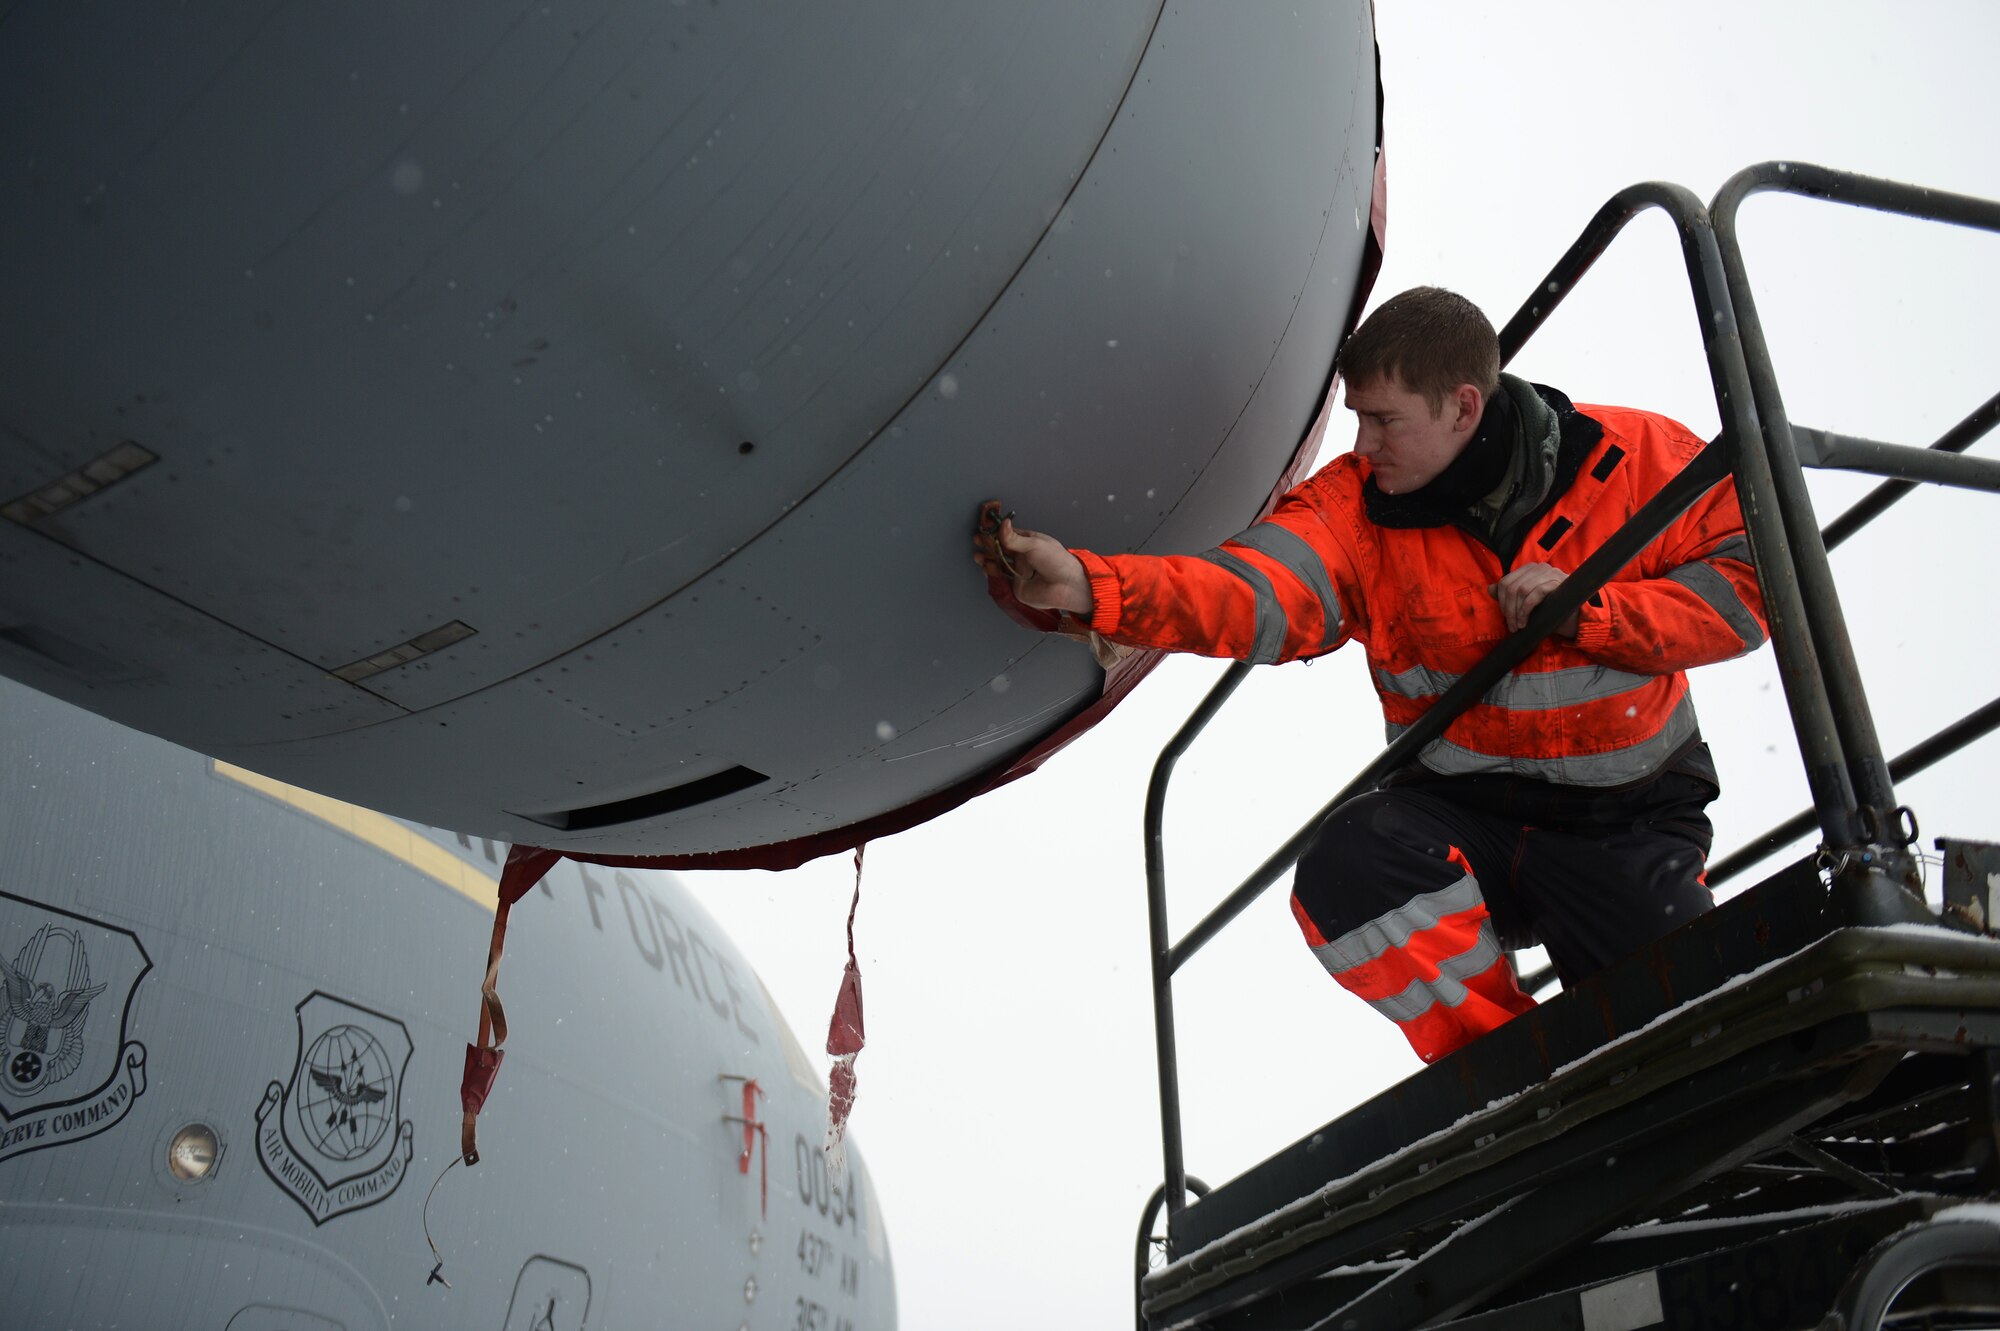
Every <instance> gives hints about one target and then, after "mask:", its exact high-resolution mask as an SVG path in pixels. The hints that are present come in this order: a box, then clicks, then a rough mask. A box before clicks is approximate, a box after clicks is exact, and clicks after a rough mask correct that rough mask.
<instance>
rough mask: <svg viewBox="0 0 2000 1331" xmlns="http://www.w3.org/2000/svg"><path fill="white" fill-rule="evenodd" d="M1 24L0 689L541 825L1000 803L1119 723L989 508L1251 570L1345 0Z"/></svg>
mask: <svg viewBox="0 0 2000 1331" xmlns="http://www.w3.org/2000/svg"><path fill="white" fill-rule="evenodd" d="M7 26H8V35H7V40H6V41H5V42H4V43H0V160H4V161H5V162H7V163H9V169H8V170H7V171H5V172H0V310H5V311H6V317H5V318H4V320H0V364H4V365H5V366H6V367H7V373H6V376H5V381H4V387H0V514H4V518H3V519H0V672H4V673H6V674H8V675H11V676H13V677H14V678H16V679H19V680H22V681H24V682H26V683H28V684H31V685H33V686H34V687H36V688H39V689H42V690H45V691H47V692H49V693H52V694H55V695H57V696H59V697H62V698H64V699H67V700H69V701H71V702H74V703H77V704H79V705H81V706H84V707H87V708H89V709H91V710H94V711H97V712H99V713H101V714H103V715H105V716H108V717H111V718H113V719H116V720H118V721H122V722H124V723H126V724H128V725H131V726H135V727H137V728H139V729H142V730H146V731H149V732H152V733H154V734H157V735H161V736H164V737H166V738H168V739H171V740H173V741H175V742H177V743H180V744H184V745H187V746H190V747H193V748H196V749H198V750H200V751H202V752H205V753H209V754H212V755H215V756H217V757H220V758H224V759H227V760H228V761H230V762H233V763H236V764H240V765H242V766H244V767H247V768H251V769H254V770H256V771H259V772H263V773H266V774H269V775H271V776H273V777H276V778H279V779H282V780H284V781H286V782H289V783H292V784H295V785H299V786H304V787H308V788H311V789H314V790H318V791H322V792H325V793H327V794H329V795H332V796H335V797H338V798H340V799H343V800H347V801H352V802H355V803H359V804H363V805H367V806H370V807H373V808H378V809H382V810H386V811H389V812H393V813H395V814H397V815H399V816H403V817H408V818H411V819H414V820H417V821H421V822H423V823H426V824H434V825H440V826H446V827H451V828H454V829H458V830H461V831H465V832H470V833H477V834H479V835H483V836H488V837H493V838H497V839H501V840H505V841H510V842H529V843H536V844H541V845H547V846H553V847H559V848H567V849H578V850H581V851H584V852H598V853H619V854H625V853H631V854H640V853H644V854H672V855H683V856H692V855H699V854H703V853H707V852H717V851H726V850H731V849H735V848H742V847H768V846H776V845H782V844H786V843H792V844H798V843H800V841H801V839H807V840H810V839H811V838H814V837H827V836H836V837H837V836H838V835H840V834H842V833H843V832H851V831H853V830H854V829H856V828H865V827H869V826H876V827H880V826H882V825H883V820H884V819H889V820H891V821H893V820H894V819H895V818H897V817H899V816H900V817H902V819H903V821H905V822H907V821H909V820H910V819H911V818H913V817H914V816H916V815H914V814H912V813H911V812H910V811H911V810H912V809H919V810H920V809H922V808H924V807H926V802H927V801H928V802H929V806H928V807H931V808H937V807H941V806H942V805H943V804H947V803H949V802H951V801H952V800H953V799H955V798H958V797H962V796H963V795H964V794H966V793H969V792H970V791H971V790H973V789H976V788H978V787H979V786H980V785H982V784H983V783H990V782H991V781H992V780H994V779H997V776H998V775H999V774H1001V773H1003V772H1005V771H1006V770H1007V769H1008V768H1009V767H1010V766H1011V765H1014V764H1016V763H1018V762H1020V761H1021V760H1022V758H1023V756H1024V755H1026V754H1029V753H1030V751H1031V750H1033V749H1034V748H1035V746H1036V745H1037V744H1038V743H1041V742H1043V741H1045V740H1046V739H1047V738H1048V737H1049V736H1051V735H1052V734H1053V733H1054V732H1055V731H1056V730H1057V729H1058V728H1059V727H1062V726H1063V725H1064V724H1065V723H1067V722H1069V721H1071V720H1072V719H1073V718H1075V717H1076V716H1077V715H1078V714H1079V713H1081V712H1083V711H1085V710H1086V709H1088V708H1090V707H1091V706H1092V705H1093V704H1094V703H1096V702H1097V701H1098V700H1099V698H1100V695H1101V694H1102V693H1103V691H1104V687H1105V684H1104V677H1103V674H1102V672H1101V671H1100V670H1099V668H1098V666H1097V665H1096V664H1095V662H1094V661H1093V660H1092V658H1091V657H1090V655H1089V654H1088V653H1087V652H1085V651H1084V650H1083V649H1082V648H1080V647H1079V646H1078V645H1076V644H1075V643H1073V642H1068V641H1062V640H1056V639H1045V638H1043V637H1041V636H1039V635H1037V634H1034V633H1031V632H1028V631H1026V630H1024V629H1022V628H1021V627H1019V626H1018V625H1016V624H1014V623H1012V622H1010V621H1009V620H1008V619H1006V618H1005V617H1003V616H1002V615H1000V614H998V613H996V612H995V610H994V608H993V607H992V606H991V605H990V604H989V603H988V601H987V598H986V596H985V595H984V594H983V592H982V584H981V580H980V578H979V576H978V574H977V572H976V570H974V568H973V567H972V565H971V563H970V562H969V560H968V558H967V553H968V547H967V542H968V538H969V534H970V529H971V525H972V520H973V514H974V509H975V506H976V504H977V503H978V501H980V500H981V499H984V498H986V497H988V496H991V495H1000V496H1003V497H1004V498H1005V499H1006V501H1007V502H1008V503H1009V504H1010V505H1011V506H1013V507H1015V508H1016V509H1018V510H1019V511H1020V513H1021V515H1022V520H1023V521H1024V522H1026V523H1028V524H1030V525H1033V526H1038V527H1043V528H1046V529H1049V530H1053V531H1056V532H1058V533H1059V534H1060V535H1062V536H1063V537H1064V538H1065V539H1067V540H1069V541H1071V542H1073V543H1076V544H1080V545H1089V546H1092V547H1095V548H1099V549H1106V550H1134V549H1147V550H1178V551H1192V550H1198V549H1202V548H1205V547H1207V546H1210V545H1213V544H1215V543H1216V542H1218V541H1220V540H1222V539H1224V538H1226V537H1228V536H1230V535H1231V534H1233V533H1234V532H1235V531H1237V530H1239V529H1241V528H1242V527H1243V526H1245V525H1247V524H1248V523H1249V522H1250V521H1251V520H1253V519H1254V518H1255V517H1256V516H1257V514H1258V511H1259V509H1260V506H1261V505H1263V504H1264V503H1265V502H1266V501H1267V499H1268V498H1269V497H1270V495H1271V494H1272V492H1273V488H1274V486H1275V485H1276V484H1277V483H1278V482H1279V480H1280V478H1281V477H1282V476H1283V475H1284V474H1285V473H1286V471H1287V469H1288V467H1290V466H1291V464H1292V463H1293V461H1294V459H1295V456H1296V454H1297V453H1298V450H1299V448H1300V445H1301V441H1302V439H1303V437H1304V435H1305V434H1306V432H1307V430H1308V429H1309V427H1310V426H1311V423H1312V421H1313V420H1314V418H1315V415H1316V413H1317V412H1318V410H1319V408H1320V405H1321V403H1322V401H1323V399H1324V396H1325V393H1326V390H1327V388H1328V383H1329V374H1330V366H1331V362H1332V358H1333V354H1334V351H1335V349H1336V346H1337V342H1338V339H1339V337H1340V336H1341V334H1342V332H1343V329H1344V327H1345V326H1346V323H1347V320H1348V319H1349V317H1350V312H1351V311H1352V309H1353V308H1354V306H1355V304H1356V298H1357V292H1358V291H1359V290H1360V288H1361V285H1362V282H1363V280H1364V279H1363V269H1364V267H1365V260H1366V256H1367V254H1368V252H1369V250H1368V247H1369V243H1370V234H1371V205H1373V204H1374V203H1375V202H1376V190H1375V182H1376V179H1377V154H1376V145H1377V142H1378V126H1377V95H1376V81H1375V51H1374V35H1373V28H1372V22H1371V14H1370V7H1369V4H1368V0H1338V2H1336V3H1324V4H1314V5H1302V6H1298V7H1297V8H1296V9H1294V8H1293V7H1290V6H1237V5H1229V6H1223V5H1191V6H1180V7H1174V6H1163V5H1161V4H1159V3H1157V0H1102V2H1101V3H1092V4H1075V3H1072V0H1043V2H1040V3H1027V2H1025V0H1023V2H1021V3H1010V4H992V3H983V2H978V0H957V2H953V3H946V2H944V0H931V2H929V3H923V4H910V3H892V2H891V0H871V2H870V3H861V4H848V5H837V6H829V5H823V4H811V3H803V2H802V0H758V2H756V3H739V2H737V0H730V2H728V3H717V0H707V2H706V3H689V4H684V3H681V0H675V2H674V3H673V4H661V3H656V2H655V0H587V2H585V3H569V4H554V5H548V4H531V5H520V4H512V5H491V4H469V3H463V4H448V5H431V6H420V7H416V8H397V7H392V8H389V9H383V10H379V11H370V12H369V13H368V14H366V15H362V14H357V13H354V12H350V11H346V10H341V11H334V10H328V9H324V8H319V7H314V6H299V7H292V8H279V9H276V10H268V9H265V8H258V7H251V8H248V9H246V8H244V7H241V6H232V5H223V4H218V3H212V2H197V3H191V4H187V5H176V6H167V7H151V8H145V7H142V8H140V9H137V10H133V11H129V12H126V13H123V14H121V15H119V16H117V17H113V16H110V15H106V14H102V13H100V12H98V11H96V10H93V9H91V8H89V7H79V6H75V5H70V4H59V3H30V4H24V5H18V6H15V7H13V8H12V9H11V10H10V11H9V12H8V18H7ZM954 792H956V794H954ZM899 811H901V812H900V813H899Z"/></svg>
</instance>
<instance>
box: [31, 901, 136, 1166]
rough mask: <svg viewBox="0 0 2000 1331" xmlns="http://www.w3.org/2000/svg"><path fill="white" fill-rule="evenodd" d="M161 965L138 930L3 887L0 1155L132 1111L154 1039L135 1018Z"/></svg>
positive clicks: (93, 1130) (71, 1137)
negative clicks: (147, 1039)
mask: <svg viewBox="0 0 2000 1331" xmlns="http://www.w3.org/2000/svg"><path fill="white" fill-rule="evenodd" d="M152 968H153V962H152V959H151V958H150V957H148V956H147V955H146V949H145V948H144V947H142V946H140V944H139V939H138V937H137V936H136V935H134V934H132V933H130V932H129V931H127V930H124V929H119V928H116V927H114V926H112V925H108V924H104V923H101V922H100V921H97V920H92V919H88V918H86V917H84V916H82V915H73V914H71V913H70V912H68V911H65V910H58V909H56V908H55V907H53V906H44V905H42V904H41V903H40V902H37V901H29V900H28V899H26V898H25V897H17V896H14V895H12V894H10V893H6V892H0V984H4V989H0V1160H5V1159H7V1158H8V1157H9V1156H15V1155H20V1154H22V1153H23V1152H26V1151H37V1150H40V1149H41V1148H42V1147H44V1146H61V1145H64V1144H66V1143H68V1142H73V1141H81V1140H83V1139H84V1138H85V1137H94V1136H96V1135H97V1134H98V1133H100V1132H103V1131H105V1130H106V1129H108V1128H111V1127H114V1126H116V1125H117V1124H118V1123H119V1122H120V1121H121V1120H122V1119H123V1118H124V1117H125V1115H126V1114H127V1113H129V1112H131V1109H132V1105H133V1103H134V1102H135V1101H137V1100H138V1098H139V1097H140V1096H141V1095H142V1094H144V1093H145V1090H146V1047H145V1046H144V1045H142V1044H139V1043H138V1042H137V1041H128V1040H126V1038H125V1023H126V1019H127V1018H128V1017H129V1016H130V1015H131V1009H132V995H133V992H134V991H135V990H137V988H138V987H139V980H140V978H141V977H143V976H144V975H145V974H146V972H147V971H149V970H151V969H152Z"/></svg>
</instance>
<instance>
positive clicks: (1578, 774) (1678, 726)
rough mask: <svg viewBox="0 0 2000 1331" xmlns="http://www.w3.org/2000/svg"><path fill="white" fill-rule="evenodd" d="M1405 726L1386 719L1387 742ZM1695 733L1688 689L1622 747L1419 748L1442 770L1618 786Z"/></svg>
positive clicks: (1653, 768) (1438, 743)
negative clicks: (1547, 751)
mask: <svg viewBox="0 0 2000 1331" xmlns="http://www.w3.org/2000/svg"><path fill="white" fill-rule="evenodd" d="M1408 729H1409V727H1408V726H1402V725H1397V724H1396V723H1395V722H1393V721H1392V722H1390V723H1389V724H1388V733H1389V742H1390V743H1391V744H1393V743H1395V742H1396V739H1397V737H1398V736H1400V735H1401V734H1402V733H1403V732H1404V731H1405V730H1408ZM1694 736H1695V717H1694V700H1693V698H1691V697H1689V696H1688V695H1687V694H1685V693H1684V694H1682V695H1681V700H1680V701H1679V702H1678V703H1676V704H1674V710H1673V711H1672V712H1671V713H1670V714H1669V715H1668V716H1667V722H1666V724H1665V725H1663V726H1661V727H1660V731H1659V733H1658V734H1656V735H1654V736H1653V737H1652V738H1651V739H1644V740H1641V741H1639V742H1638V743H1637V744H1633V745H1631V746H1629V747H1627V748H1623V749H1614V750H1612V751H1611V752H1610V753H1579V754H1569V755H1567V756H1564V757H1559V758H1510V757H1507V756H1505V755H1503V754H1490V753H1478V752H1475V751H1474V750H1472V749H1468V748H1466V747H1465V746H1464V745H1462V744H1454V743H1452V742H1451V741H1450V740H1448V739H1444V738H1442V737H1440V738H1438V739H1434V740H1432V741H1431V742H1430V743H1429V744H1426V745H1425V746H1424V748H1423V752H1422V753H1420V754H1418V755H1417V756H1418V758H1419V759H1420V760H1421V761H1422V762H1423V765H1424V766H1425V767H1428V768H1430V769H1431V770H1432V771H1433V772H1437V773H1439V774H1440V775H1443V776H1467V775H1470V774H1472V773H1475V772H1488V773H1502V774H1511V775H1514V776H1532V777H1535V778H1537V779H1538V780H1542V781H1555V782H1560V783H1561V784H1563V785H1566V786H1622V785H1626V784H1627V783H1629V782H1633V781H1639V780H1643V779H1644V778H1646V777H1649V776H1651V775H1652V774H1653V773H1654V772H1657V771H1658V770H1659V769H1660V767H1661V766H1662V765H1663V764H1664V763H1665V762H1666V761H1667V759H1669V758H1671V757H1673V756H1674V754H1675V753H1676V752H1678V751H1679V749H1680V747H1681V746H1682V745H1683V744H1686V743H1687V742H1688V741H1689V740H1691V739H1693V738H1694Z"/></svg>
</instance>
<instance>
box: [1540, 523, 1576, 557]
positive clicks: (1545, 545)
mask: <svg viewBox="0 0 2000 1331" xmlns="http://www.w3.org/2000/svg"><path fill="white" fill-rule="evenodd" d="M1571 525H1572V524H1571V523H1570V520H1569V519H1568V518H1557V519H1556V520H1555V521H1554V522H1551V523H1550V524H1549V529H1548V530H1547V531H1545V532H1543V533H1542V539H1541V540H1540V541H1539V542H1538V543H1537V544H1539V545H1540V546H1541V547H1542V549H1544V550H1553V549H1555V548H1556V542H1557V541H1560V540H1561V539H1562V538H1563V533H1564V532H1567V531H1568V530H1569V529H1570V526H1571Z"/></svg>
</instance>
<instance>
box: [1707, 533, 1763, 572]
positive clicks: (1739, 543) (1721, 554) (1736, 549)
mask: <svg viewBox="0 0 2000 1331" xmlns="http://www.w3.org/2000/svg"><path fill="white" fill-rule="evenodd" d="M1702 558H1703V559H1734V560H1736V561H1738V562H1739V563H1744V564H1748V565H1750V567H1752V568H1755V567H1757V561H1756V560H1754V559H1752V558H1751V557H1750V538H1749V537H1748V536H1732V537H1730V538H1729V539H1728V540H1726V541H1724V542H1723V543H1722V544H1721V545H1718V546H1716V547H1715V548H1714V549H1713V550H1710V551H1709V552H1708V553H1707V554H1705V555H1703V556H1702Z"/></svg>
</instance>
